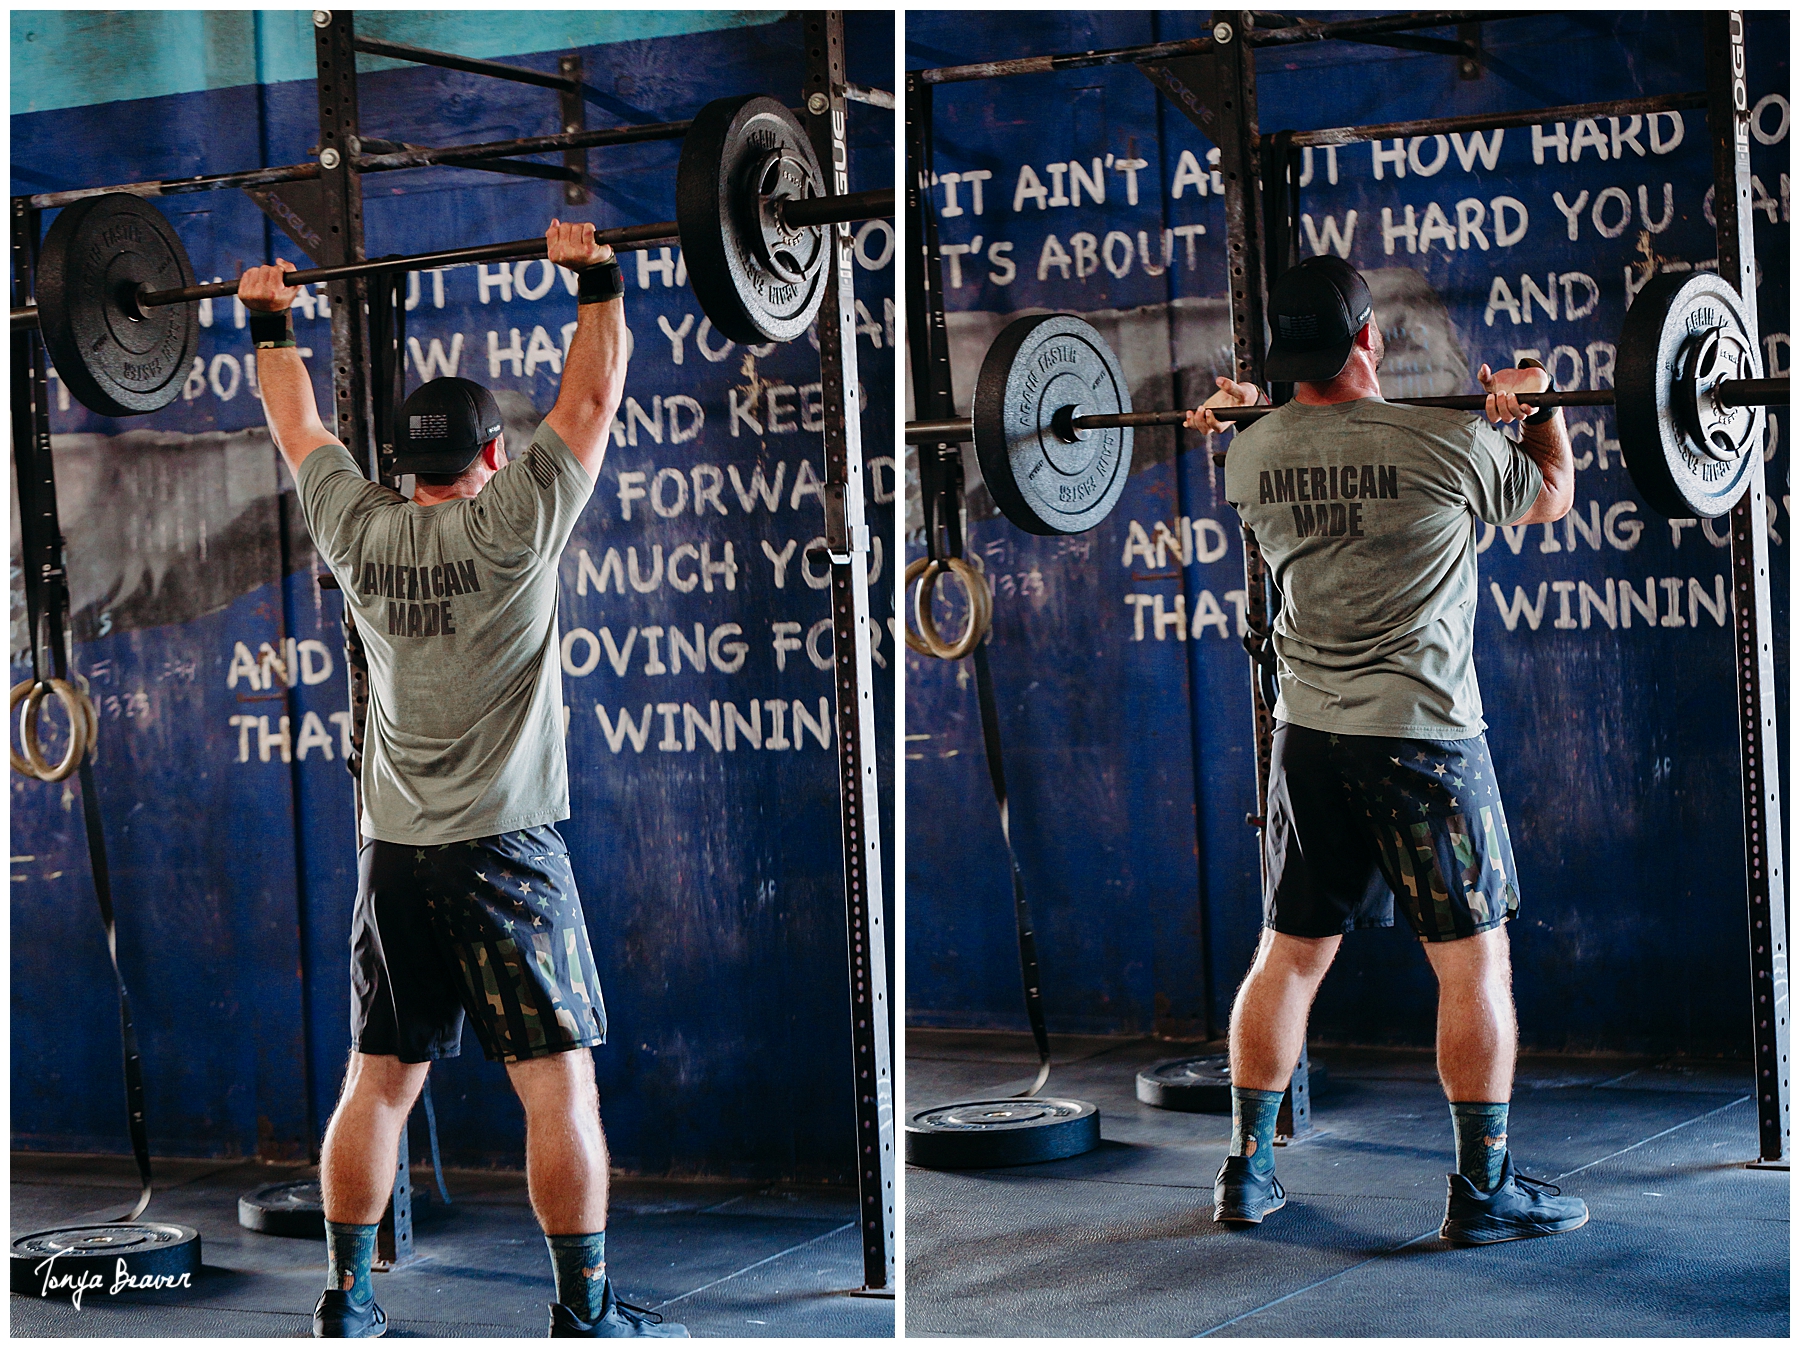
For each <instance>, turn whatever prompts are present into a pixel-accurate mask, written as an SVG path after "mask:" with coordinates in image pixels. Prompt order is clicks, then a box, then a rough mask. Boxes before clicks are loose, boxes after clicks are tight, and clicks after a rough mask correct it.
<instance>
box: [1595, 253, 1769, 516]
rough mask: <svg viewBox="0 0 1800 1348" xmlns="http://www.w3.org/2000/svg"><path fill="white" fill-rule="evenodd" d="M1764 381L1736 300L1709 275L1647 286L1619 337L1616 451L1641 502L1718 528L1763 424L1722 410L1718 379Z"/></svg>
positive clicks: (1745, 485) (1755, 416)
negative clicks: (1715, 522)
mask: <svg viewBox="0 0 1800 1348" xmlns="http://www.w3.org/2000/svg"><path fill="white" fill-rule="evenodd" d="M1760 378H1762V355H1761V348H1760V346H1759V344H1758V342H1757V341H1756V338H1755V336H1754V334H1751V333H1750V332H1749V325H1748V324H1747V323H1746V322H1745V315H1744V309H1743V305H1742V303H1741V302H1740V301H1739V299H1738V295H1737V291H1736V290H1735V289H1734V288H1733V287H1732V286H1731V285H1730V284H1729V283H1728V282H1726V281H1723V280H1721V279H1720V278H1719V277H1718V276H1717V275H1715V274H1713V273H1711V272H1691V273H1688V274H1687V275H1675V276H1668V275H1664V276H1657V277H1653V278H1652V279H1651V280H1650V282H1649V284H1647V285H1646V286H1645V287H1644V288H1643V289H1642V290H1640V291H1639V292H1638V294H1637V298H1636V299H1635V300H1633V301H1632V303H1631V309H1630V311H1629V312H1628V313H1627V314H1626V315H1625V325H1624V327H1623V328H1622V329H1621V330H1620V332H1619V355H1618V360H1617V363H1616V365H1615V370H1614V385H1615V393H1616V395H1617V405H1616V412H1617V415H1618V422H1619V446H1620V449H1621V450H1622V451H1623V453H1624V455H1625V464H1626V467H1628V468H1629V469H1630V470H1631V480H1632V481H1633V482H1634V483H1635V484H1636V485H1637V489H1638V491H1639V493H1640V494H1642V496H1643V498H1644V500H1645V501H1646V502H1647V503H1648V504H1649V505H1650V506H1651V507H1652V508H1653V509H1655V510H1657V511H1659V512H1660V513H1662V514H1664V515H1667V516H1669V517H1671V518H1677V519H1679V518H1687V517H1689V516H1696V515H1697V516H1701V517H1703V518H1708V519H1711V518H1716V517H1717V516H1719V515H1723V514H1725V513H1727V512H1728V511H1729V510H1730V509H1731V507H1732V506H1734V505H1736V504H1737V501H1738V498H1739V497H1741V496H1742V495H1743V494H1744V492H1745V491H1747V490H1748V489H1749V486H1750V472H1751V468H1752V466H1753V465H1754V464H1755V462H1756V456H1757V455H1758V454H1760V453H1761V452H1762V444H1763V433H1764V430H1765V429H1766V427H1767V424H1768V412H1767V409H1765V408H1762V407H1749V408H1722V407H1719V406H1718V405H1717V404H1716V403H1715V402H1713V400H1712V399H1711V397H1710V396H1709V394H1710V393H1711V391H1712V389H1713V388H1714V386H1715V385H1717V384H1718V383H1719V382H1721V381H1722V380H1725V379H1760Z"/></svg>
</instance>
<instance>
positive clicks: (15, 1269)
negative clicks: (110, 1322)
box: [12, 1222, 200, 1305]
mask: <svg viewBox="0 0 1800 1348" xmlns="http://www.w3.org/2000/svg"><path fill="white" fill-rule="evenodd" d="M121 1265H122V1266H123V1269H121ZM121 1271H123V1272H124V1273H126V1274H128V1275H129V1277H130V1279H131V1282H130V1283H129V1284H128V1285H124V1286H121V1285H120V1284H119V1274H120V1272H121ZM199 1276H200V1233H199V1232H198V1231H196V1230H194V1228H193V1227H191V1226H175V1225H173V1224H172V1223H169V1222H109V1223H102V1224H99V1225H93V1226H60V1227H55V1228H53V1229H51V1230H49V1231H37V1232H33V1233H32V1234H31V1235H29V1236H20V1237H19V1238H18V1239H17V1240H15V1241H14V1242H13V1243H12V1290H13V1291H14V1292H17V1293H20V1294H22V1295H24V1296H33V1297H44V1296H50V1297H62V1296H72V1295H73V1294H74V1292H75V1290H76V1288H77V1287H80V1286H82V1285H83V1283H84V1280H85V1284H86V1286H87V1291H86V1292H85V1293H84V1295H83V1305H90V1304H92V1302H93V1301H97V1300H99V1299H100V1296H99V1295H98V1294H101V1293H104V1294H106V1295H114V1293H113V1290H112V1289H113V1288H114V1287H118V1288H119V1291H120V1292H125V1291H148V1292H155V1293H158V1294H160V1295H167V1294H169V1293H172V1292H181V1291H191V1290H193V1287H194V1283H195V1282H196V1280H198V1278H199ZM96 1278H98V1279H100V1281H99V1282H95V1281H94V1279H96ZM151 1279H153V1280H155V1281H153V1282H152V1281H146V1280H151Z"/></svg>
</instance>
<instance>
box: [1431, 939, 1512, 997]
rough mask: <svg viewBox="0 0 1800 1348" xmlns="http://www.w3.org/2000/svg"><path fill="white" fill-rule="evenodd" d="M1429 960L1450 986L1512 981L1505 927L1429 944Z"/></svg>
mask: <svg viewBox="0 0 1800 1348" xmlns="http://www.w3.org/2000/svg"><path fill="white" fill-rule="evenodd" d="M1425 955H1426V958H1427V959H1429V960H1430V961H1431V967H1432V969H1433V971H1434V972H1435V973H1436V974H1437V977H1438V982H1439V983H1440V984H1444V985H1446V986H1468V985H1471V984H1480V983H1504V984H1507V985H1509V986H1510V984H1511V982H1512V958H1511V954H1510V945H1509V942H1508V938H1507V934H1506V926H1505V924H1504V923H1503V924H1501V925H1500V926H1498V927H1490V928H1489V929H1488V930H1486V931H1483V932H1477V933H1476V934H1475V935H1473V936H1465V937H1463V938H1461V939H1460V940H1455V941H1428V942H1426V943H1425Z"/></svg>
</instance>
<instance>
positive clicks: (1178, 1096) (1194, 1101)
mask: <svg viewBox="0 0 1800 1348" xmlns="http://www.w3.org/2000/svg"><path fill="white" fill-rule="evenodd" d="M1325 1079H1326V1074H1325V1065H1324V1064H1323V1063H1319V1062H1309V1063H1308V1064H1307V1073H1306V1085H1307V1090H1308V1092H1309V1093H1311V1094H1314V1095H1316V1094H1318V1092H1319V1090H1320V1089H1321V1088H1322V1087H1323V1086H1324V1085H1325ZM1137 1098H1138V1099H1139V1100H1142V1101H1143V1102H1144V1103H1145V1104H1147V1105H1155V1106H1156V1107H1157V1108H1158V1109H1174V1110H1179V1111H1180V1112H1182V1113H1184V1114H1229V1113H1231V1060H1230V1058H1228V1057H1227V1056H1226V1055H1225V1054H1223V1053H1214V1054H1209V1055H1207V1056H1205V1057H1201V1058H1170V1059H1169V1060H1168V1061H1166V1062H1159V1063H1156V1064H1154V1065H1152V1066H1150V1067H1146V1068H1145V1069H1144V1070H1143V1071H1141V1072H1139V1073H1138V1074H1137Z"/></svg>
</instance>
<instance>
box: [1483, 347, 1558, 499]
mask: <svg viewBox="0 0 1800 1348" xmlns="http://www.w3.org/2000/svg"><path fill="white" fill-rule="evenodd" d="M1475 377H1476V379H1477V380H1479V381H1480V383H1481V386H1482V387H1483V388H1484V389H1486V390H1487V391H1488V400H1487V419H1488V420H1489V421H1491V422H1493V423H1494V424H1495V425H1498V424H1499V423H1501V422H1503V421H1518V422H1523V421H1524V420H1525V418H1526V417H1528V416H1530V415H1531V414H1532V413H1533V412H1535V411H1536V410H1537V409H1536V408H1534V407H1533V406H1532V405H1531V395H1532V394H1533V393H1542V392H1543V391H1544V390H1545V388H1547V387H1548V386H1549V383H1550V376H1549V375H1548V374H1546V373H1545V372H1544V371H1543V370H1539V369H1523V370H1500V371H1494V370H1490V369H1489V368H1488V367H1487V366H1486V365H1483V366H1482V367H1481V369H1480V371H1479V372H1477V374H1476V376H1475ZM1520 429H1521V431H1522V432H1523V439H1521V440H1520V442H1519V448H1520V449H1522V450H1524V451H1525V453H1526V455H1527V457H1529V458H1530V459H1531V461H1532V462H1533V463H1535V464H1536V465H1537V466H1538V471H1539V472H1541V473H1542V474H1543V476H1544V485H1543V486H1542V487H1540V488H1538V494H1537V500H1535V501H1533V502H1532V503H1531V509H1530V510H1528V511H1526V512H1525V513H1524V514H1523V515H1521V516H1520V517H1519V518H1518V519H1516V520H1514V521H1513V526H1514V527H1515V528H1516V527H1517V526H1519V525H1522V524H1554V523H1555V522H1556V521H1557V520H1560V519H1561V518H1562V517H1563V516H1564V515H1566V514H1568V513H1569V507H1570V506H1572V505H1574V504H1575V451H1574V449H1573V447H1572V446H1571V445H1570V444H1569V427H1568V424H1567V423H1566V422H1565V421H1564V420H1563V414H1562V409H1561V408H1558V409H1557V412H1556V415H1555V416H1553V417H1551V418H1550V420H1548V421H1545V422H1540V423H1539V424H1538V425H1536V426H1531V425H1522V426H1521V427H1520Z"/></svg>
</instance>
